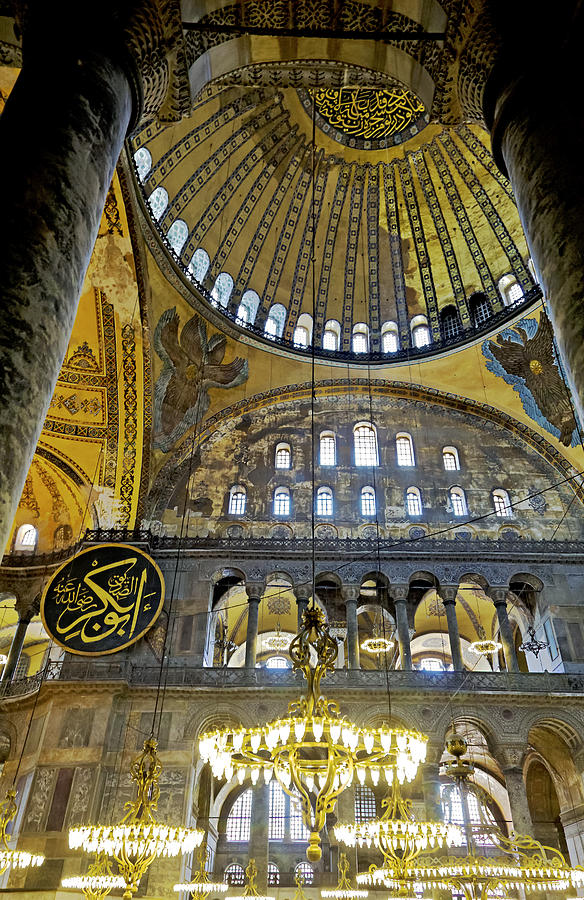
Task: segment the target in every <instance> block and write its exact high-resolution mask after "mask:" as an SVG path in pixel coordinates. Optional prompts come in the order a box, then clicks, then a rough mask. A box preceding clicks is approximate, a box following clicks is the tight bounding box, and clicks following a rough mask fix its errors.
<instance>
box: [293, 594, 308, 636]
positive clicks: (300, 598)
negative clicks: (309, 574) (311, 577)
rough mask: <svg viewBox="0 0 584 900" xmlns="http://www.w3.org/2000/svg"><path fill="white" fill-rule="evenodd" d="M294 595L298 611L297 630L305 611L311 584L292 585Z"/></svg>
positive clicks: (300, 626)
mask: <svg viewBox="0 0 584 900" xmlns="http://www.w3.org/2000/svg"><path fill="white" fill-rule="evenodd" d="M294 596H295V597H296V608H297V611H298V623H297V627H298V631H300V629H301V628H302V616H303V615H304V613H305V612H306V607H307V606H308V601H309V600H310V598H311V596H312V585H310V584H300V585H298V586H296V587H294Z"/></svg>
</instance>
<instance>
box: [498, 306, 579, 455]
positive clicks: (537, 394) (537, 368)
mask: <svg viewBox="0 0 584 900" xmlns="http://www.w3.org/2000/svg"><path fill="white" fill-rule="evenodd" d="M482 350H483V354H484V356H485V357H486V359H487V369H489V371H490V372H493V373H494V374H495V375H499V376H500V377H501V378H503V379H504V380H505V381H506V382H507V384H510V385H512V387H513V390H514V391H517V393H518V394H519V397H520V399H521V404H522V406H523V409H524V410H525V412H526V413H527V415H528V416H530V417H531V418H532V419H533V420H534V421H535V422H537V423H538V425H541V426H542V427H543V428H545V429H546V431H549V432H550V434H553V435H554V436H555V437H557V438H558V439H559V440H560V441H561V442H562V444H564V446H566V447H569V446H572V447H573V446H575V445H576V444H577V443H578V437H577V434H576V432H575V431H574V429H575V428H576V420H575V418H574V412H573V410H572V405H571V403H570V399H569V396H568V390H567V388H566V385H565V384H564V382H563V380H562V376H561V374H560V371H559V369H558V364H557V361H556V354H555V348H554V334H553V330H552V326H551V322H550V320H549V319H548V317H547V316H546V315H545V313H543V312H542V314H541V316H540V319H539V324H538V322H537V319H521V320H520V321H519V322H518V323H517V325H515V326H514V327H513V328H505V329H504V330H503V331H502V332H501V333H500V334H499V335H497V338H496V340H494V341H485V342H484V343H483V347H482Z"/></svg>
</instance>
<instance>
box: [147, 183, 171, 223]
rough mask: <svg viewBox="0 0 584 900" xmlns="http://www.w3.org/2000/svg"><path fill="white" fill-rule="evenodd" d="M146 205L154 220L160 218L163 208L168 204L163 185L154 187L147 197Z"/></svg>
mask: <svg viewBox="0 0 584 900" xmlns="http://www.w3.org/2000/svg"><path fill="white" fill-rule="evenodd" d="M148 205H149V207H150V210H151V212H152V215H153V216H154V218H155V219H156V221H158V220H159V219H161V218H162V214H163V213H164V210H165V209H166V207H167V206H168V194H167V193H166V191H165V189H164V188H163V187H157V188H154V190H153V191H152V193H151V194H150V196H149V197H148Z"/></svg>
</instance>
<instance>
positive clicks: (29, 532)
mask: <svg viewBox="0 0 584 900" xmlns="http://www.w3.org/2000/svg"><path fill="white" fill-rule="evenodd" d="M37 538H38V532H37V530H36V528H35V527H34V525H29V524H28V523H26V524H24V525H21V526H20V528H19V529H18V531H17V532H16V538H15V540H14V549H15V550H16V551H19V550H24V551H25V552H29V553H30V552H31V551H32V550H34V548H35V547H36V544H37Z"/></svg>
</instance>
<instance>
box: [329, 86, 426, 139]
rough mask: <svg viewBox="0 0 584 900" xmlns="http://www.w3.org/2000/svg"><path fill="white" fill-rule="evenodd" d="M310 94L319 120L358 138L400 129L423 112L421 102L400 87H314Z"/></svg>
mask: <svg viewBox="0 0 584 900" xmlns="http://www.w3.org/2000/svg"><path fill="white" fill-rule="evenodd" d="M313 94H314V103H315V106H316V110H317V112H318V113H319V114H320V115H321V116H322V118H323V119H325V120H326V121H327V122H328V123H329V124H330V125H332V126H333V128H338V129H339V131H342V132H344V133H345V134H347V135H351V136H353V137H356V138H360V139H362V140H381V139H383V138H387V137H390V136H391V135H392V134H397V133H398V132H400V131H404V129H406V128H408V127H409V126H410V125H412V124H414V122H415V121H416V120H417V119H419V118H420V116H421V115H423V113H424V104H423V103H422V102H421V101H420V100H418V98H417V97H416V95H415V94H412V92H411V91H407V90H405V89H404V88H391V89H389V88H387V89H382V88H318V89H317V90H315V91H314V92H313Z"/></svg>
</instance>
